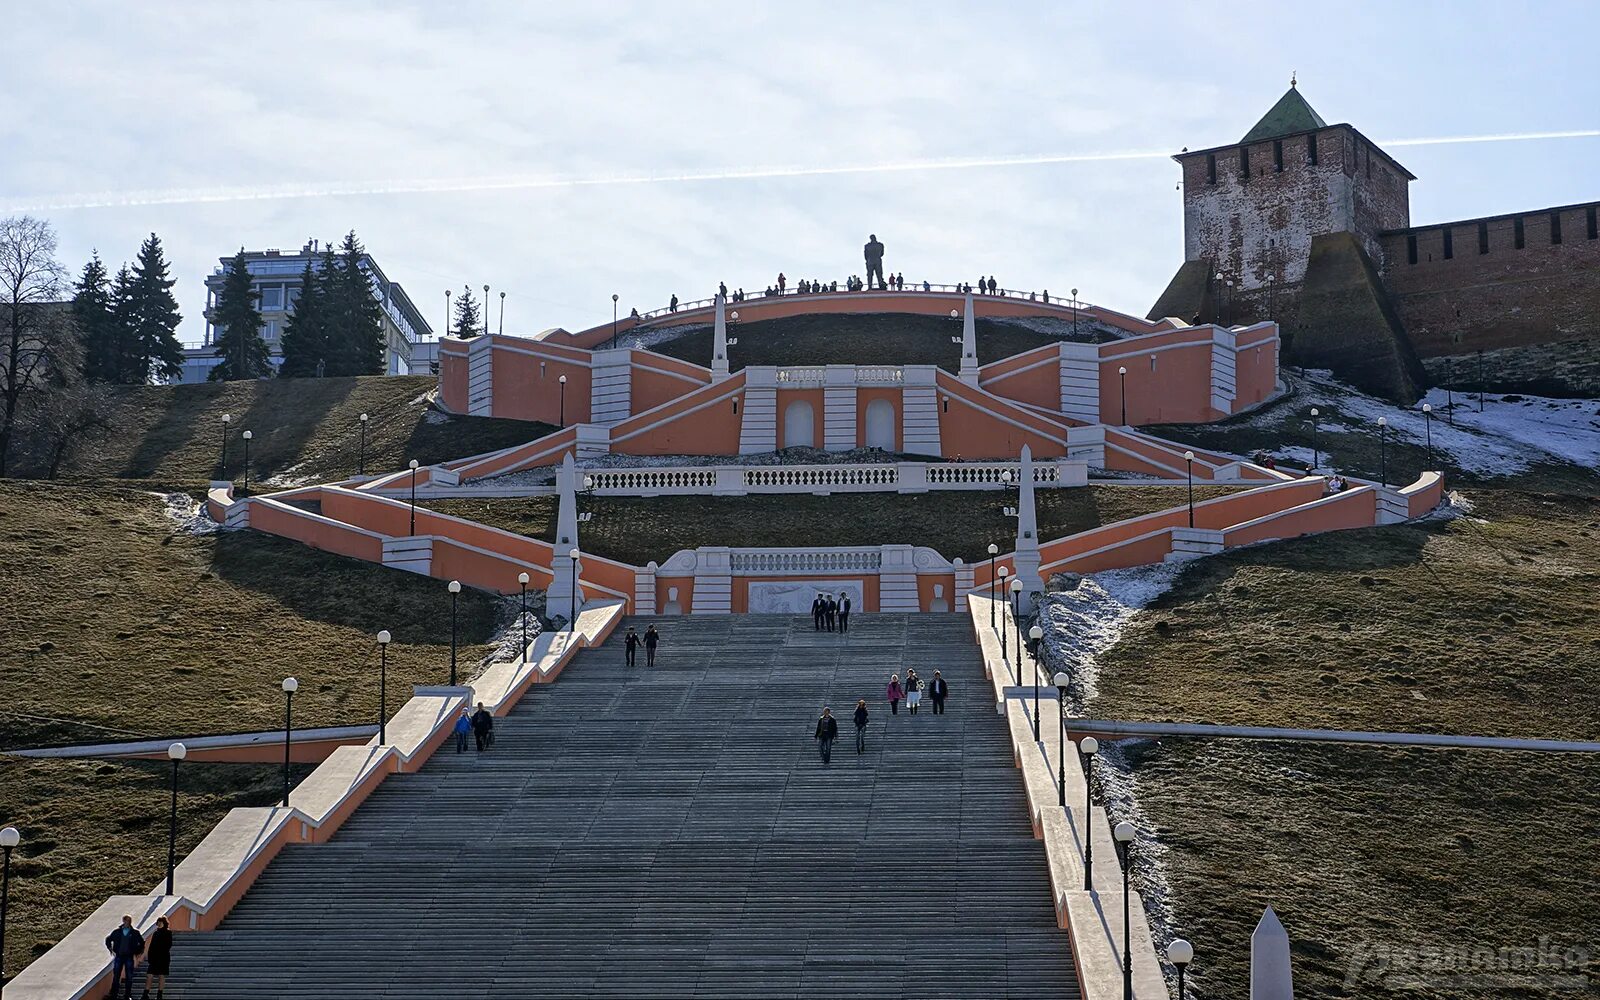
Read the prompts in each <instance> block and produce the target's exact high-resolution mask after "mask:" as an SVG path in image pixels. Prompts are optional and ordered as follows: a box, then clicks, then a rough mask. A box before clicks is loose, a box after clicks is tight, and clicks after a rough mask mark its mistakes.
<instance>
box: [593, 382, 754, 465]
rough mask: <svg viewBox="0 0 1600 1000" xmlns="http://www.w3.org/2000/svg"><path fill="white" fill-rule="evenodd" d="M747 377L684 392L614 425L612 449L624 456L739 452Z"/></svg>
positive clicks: (727, 453) (726, 453)
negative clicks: (737, 409) (739, 411)
mask: <svg viewBox="0 0 1600 1000" xmlns="http://www.w3.org/2000/svg"><path fill="white" fill-rule="evenodd" d="M743 388H744V379H743V376H735V377H734V378H731V379H728V380H727V381H725V382H722V383H720V384H718V385H714V386H707V387H705V388H703V389H699V390H696V391H695V392H693V393H690V394H689V395H686V396H680V397H679V398H677V399H675V400H673V401H672V402H670V403H667V404H666V405H664V406H662V407H659V408H658V409H656V410H653V411H651V412H649V413H647V414H642V415H640V416H636V417H632V418H630V419H628V420H624V421H623V422H622V423H620V424H617V425H616V426H615V427H613V428H611V450H612V451H613V452H615V453H618V454H626V455H737V454H738V453H739V422H740V416H739V414H736V413H735V412H734V402H735V401H738V403H739V405H740V406H741V407H742V406H743V405H744V394H743V391H742V390H743Z"/></svg>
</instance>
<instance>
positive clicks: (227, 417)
mask: <svg viewBox="0 0 1600 1000" xmlns="http://www.w3.org/2000/svg"><path fill="white" fill-rule="evenodd" d="M222 422H223V423H224V424H231V423H233V414H231V413H224V414H223V415H222Z"/></svg>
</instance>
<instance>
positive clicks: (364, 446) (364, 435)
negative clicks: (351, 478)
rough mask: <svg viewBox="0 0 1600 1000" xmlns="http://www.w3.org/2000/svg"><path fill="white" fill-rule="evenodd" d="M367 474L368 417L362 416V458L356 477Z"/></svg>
mask: <svg viewBox="0 0 1600 1000" xmlns="http://www.w3.org/2000/svg"><path fill="white" fill-rule="evenodd" d="M366 474H367V415H366V414H365V413H363V414H362V415H361V457H360V459H358V460H357V462H356V475H358V476H364V475H366Z"/></svg>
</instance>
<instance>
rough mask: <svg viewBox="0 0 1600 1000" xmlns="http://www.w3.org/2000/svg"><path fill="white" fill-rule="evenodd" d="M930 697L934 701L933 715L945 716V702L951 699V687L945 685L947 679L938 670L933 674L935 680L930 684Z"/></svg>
mask: <svg viewBox="0 0 1600 1000" xmlns="http://www.w3.org/2000/svg"><path fill="white" fill-rule="evenodd" d="M928 695H929V697H931V698H932V699H933V714H934V715H943V714H944V700H945V699H946V698H948V697H950V685H949V684H946V683H945V679H944V678H943V677H941V676H940V675H939V671H937V670H935V671H934V672H933V680H932V682H930V683H929V684H928Z"/></svg>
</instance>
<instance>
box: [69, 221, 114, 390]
mask: <svg viewBox="0 0 1600 1000" xmlns="http://www.w3.org/2000/svg"><path fill="white" fill-rule="evenodd" d="M115 306H116V300H115V299H114V298H113V297H112V290H111V275H110V273H109V272H107V271H106V266H105V264H103V263H102V262H101V260H100V254H99V253H98V252H97V253H95V255H94V256H93V257H91V258H90V259H89V263H87V264H85V265H83V274H82V275H80V276H79V278H78V283H77V285H76V286H75V287H74V289H73V295H72V319H73V322H74V323H76V324H77V328H78V337H79V338H80V339H81V340H82V341H83V374H84V377H85V378H87V379H89V380H90V381H91V382H119V381H121V377H120V376H121V372H122V344H121V337H120V336H119V333H120V332H121V328H120V327H119V326H118V324H117V319H116V315H115Z"/></svg>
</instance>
